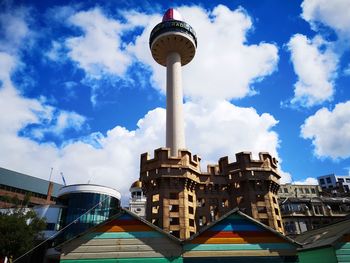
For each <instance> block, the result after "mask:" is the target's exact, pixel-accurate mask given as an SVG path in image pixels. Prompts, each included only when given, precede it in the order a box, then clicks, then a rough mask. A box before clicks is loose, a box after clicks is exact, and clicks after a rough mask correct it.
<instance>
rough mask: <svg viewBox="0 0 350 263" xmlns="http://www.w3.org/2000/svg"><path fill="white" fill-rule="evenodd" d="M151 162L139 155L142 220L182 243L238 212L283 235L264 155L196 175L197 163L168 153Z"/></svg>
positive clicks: (271, 166)
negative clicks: (219, 219)
mask: <svg viewBox="0 0 350 263" xmlns="http://www.w3.org/2000/svg"><path fill="white" fill-rule="evenodd" d="M154 156H155V157H154V158H153V159H151V158H150V157H149V155H148V154H147V153H146V154H142V155H141V169H140V181H141V182H142V188H143V191H144V193H145V195H146V198H147V202H146V219H147V220H148V221H150V222H151V223H153V224H155V225H157V226H159V227H161V228H163V229H164V230H166V231H168V232H170V233H172V234H173V235H175V236H177V237H180V238H182V239H185V238H188V237H189V236H191V235H193V234H194V233H196V232H198V231H199V230H200V229H201V228H202V227H204V226H206V225H207V224H209V223H211V222H214V221H215V220H217V219H218V218H219V217H221V216H222V215H224V214H225V213H227V212H228V211H230V210H232V209H234V208H236V207H238V208H240V210H241V211H243V212H244V213H246V214H247V215H250V216H252V217H253V218H255V219H257V220H259V221H260V222H262V223H264V224H266V225H268V226H270V227H272V228H274V229H276V230H277V231H279V232H283V225H282V220H281V215H280V209H279V205H278V202H277V192H278V189H279V182H278V180H279V178H280V175H279V173H278V171H277V161H276V159H275V158H272V157H271V156H270V155H269V154H268V153H260V154H259V160H253V159H252V156H251V153H250V152H241V153H237V154H236V162H232V163H230V162H229V161H228V158H227V157H223V158H221V159H220V160H219V162H218V164H216V165H209V166H208V169H207V172H201V169H200V158H199V157H198V156H197V155H192V154H191V153H190V152H189V151H186V150H179V155H178V156H177V157H174V156H171V154H170V150H169V149H168V148H160V149H157V150H155V153H154Z"/></svg>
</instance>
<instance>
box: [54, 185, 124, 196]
mask: <svg viewBox="0 0 350 263" xmlns="http://www.w3.org/2000/svg"><path fill="white" fill-rule="evenodd" d="M73 193H96V194H104V195H109V196H113V197H115V198H117V199H119V200H120V198H121V195H120V193H119V192H118V191H117V190H115V189H113V188H110V187H106V186H102V185H96V184H74V185H68V186H65V187H62V188H61V189H60V190H59V191H58V197H62V196H64V195H68V194H73Z"/></svg>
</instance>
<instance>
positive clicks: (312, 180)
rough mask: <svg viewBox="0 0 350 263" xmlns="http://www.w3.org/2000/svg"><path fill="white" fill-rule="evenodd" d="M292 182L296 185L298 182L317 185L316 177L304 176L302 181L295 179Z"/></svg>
mask: <svg viewBox="0 0 350 263" xmlns="http://www.w3.org/2000/svg"><path fill="white" fill-rule="evenodd" d="M293 184H296V185H299V184H302V185H318V181H317V179H316V178H313V177H308V178H306V179H305V180H303V181H295V182H293Z"/></svg>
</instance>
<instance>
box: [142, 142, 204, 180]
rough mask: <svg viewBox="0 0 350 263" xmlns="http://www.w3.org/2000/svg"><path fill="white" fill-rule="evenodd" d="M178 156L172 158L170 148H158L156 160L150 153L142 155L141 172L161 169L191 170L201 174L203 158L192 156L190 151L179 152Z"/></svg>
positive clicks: (155, 152) (155, 155) (155, 154)
mask: <svg viewBox="0 0 350 263" xmlns="http://www.w3.org/2000/svg"><path fill="white" fill-rule="evenodd" d="M178 152H179V154H178V156H171V152H170V149H169V148H158V149H156V150H155V151H154V158H151V157H150V155H149V153H144V154H142V155H141V163H140V171H141V173H143V172H146V171H149V170H153V169H160V168H175V169H190V170H191V171H193V172H195V173H198V174H200V172H201V170H200V161H201V158H200V157H199V156H197V155H192V153H191V152H190V151H187V150H179V151H178Z"/></svg>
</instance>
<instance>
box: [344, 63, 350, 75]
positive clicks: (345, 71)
mask: <svg viewBox="0 0 350 263" xmlns="http://www.w3.org/2000/svg"><path fill="white" fill-rule="evenodd" d="M344 75H347V76H350V64H349V65H348V66H347V67H346V68H345V69H344Z"/></svg>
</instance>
